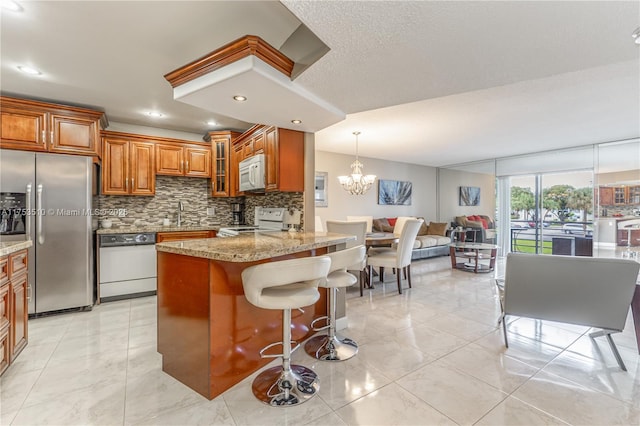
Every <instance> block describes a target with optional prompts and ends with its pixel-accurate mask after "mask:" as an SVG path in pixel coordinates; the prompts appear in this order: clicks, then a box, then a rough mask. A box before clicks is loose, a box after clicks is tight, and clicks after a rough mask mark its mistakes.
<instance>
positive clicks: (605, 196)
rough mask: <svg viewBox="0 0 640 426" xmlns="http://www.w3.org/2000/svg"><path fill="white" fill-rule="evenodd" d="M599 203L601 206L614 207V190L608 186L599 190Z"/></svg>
mask: <svg viewBox="0 0 640 426" xmlns="http://www.w3.org/2000/svg"><path fill="white" fill-rule="evenodd" d="M598 196H599V202H600V205H601V206H612V205H613V188H611V187H608V186H601V187H600V188H598Z"/></svg>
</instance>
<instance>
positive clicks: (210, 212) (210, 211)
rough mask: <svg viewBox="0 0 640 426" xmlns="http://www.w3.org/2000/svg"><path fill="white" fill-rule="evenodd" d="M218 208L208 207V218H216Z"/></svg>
mask: <svg viewBox="0 0 640 426" xmlns="http://www.w3.org/2000/svg"><path fill="white" fill-rule="evenodd" d="M215 215H216V208H215V207H207V216H215Z"/></svg>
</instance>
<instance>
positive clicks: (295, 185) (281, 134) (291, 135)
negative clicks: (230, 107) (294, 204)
mask: <svg viewBox="0 0 640 426" xmlns="http://www.w3.org/2000/svg"><path fill="white" fill-rule="evenodd" d="M260 153H264V156H265V191H267V192H271V191H274V192H275V191H282V192H303V191H304V133H303V132H299V131H295V130H288V129H281V128H278V127H274V126H265V125H256V126H254V127H252V128H251V129H249V130H247V131H246V132H245V133H243V134H242V135H241V136H240V137H238V139H236V141H235V142H234V143H233V150H232V156H231V157H232V159H233V161H232V165H231V167H232V175H237V174H238V165H239V163H240V161H242V160H244V159H245V158H248V157H251V156H253V155H256V154H260ZM285 170H286V172H285ZM232 182H233V185H234V186H233V189H234V190H235V192H234V191H232V193H231V195H239V194H240V195H241V193H239V192H238V188H239V185H238V179H237V176H236V177H235V178H233V179H232Z"/></svg>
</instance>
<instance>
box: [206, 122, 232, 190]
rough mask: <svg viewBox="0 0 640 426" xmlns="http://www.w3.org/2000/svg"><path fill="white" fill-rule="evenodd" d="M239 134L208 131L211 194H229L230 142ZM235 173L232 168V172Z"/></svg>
mask: <svg viewBox="0 0 640 426" xmlns="http://www.w3.org/2000/svg"><path fill="white" fill-rule="evenodd" d="M239 135H240V133H238V132H230V131H215V132H209V133H208V135H207V137H208V138H209V139H210V140H211V151H212V163H213V170H212V172H211V195H212V196H214V197H228V196H230V195H231V174H232V173H231V172H230V171H231V144H232V143H233V140H234V139H235V138H237V137H238V136H239ZM235 173H237V171H236V170H235V169H234V172H233V174H235Z"/></svg>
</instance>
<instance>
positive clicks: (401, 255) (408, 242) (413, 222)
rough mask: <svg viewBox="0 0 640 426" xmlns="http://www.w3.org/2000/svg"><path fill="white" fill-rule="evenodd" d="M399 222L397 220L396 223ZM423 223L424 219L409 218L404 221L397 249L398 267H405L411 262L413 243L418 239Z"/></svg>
mask: <svg viewBox="0 0 640 426" xmlns="http://www.w3.org/2000/svg"><path fill="white" fill-rule="evenodd" d="M397 224H398V223H397V222H396V225H397ZM421 225H422V219H413V218H409V219H407V220H405V221H404V224H403V227H402V233H401V234H400V237H399V240H398V247H397V249H396V251H397V255H396V262H397V267H398V268H403V267H405V266H407V265H410V264H411V252H412V250H413V244H414V243H415V241H416V236H417V235H418V231H419V230H420V226H421Z"/></svg>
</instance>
